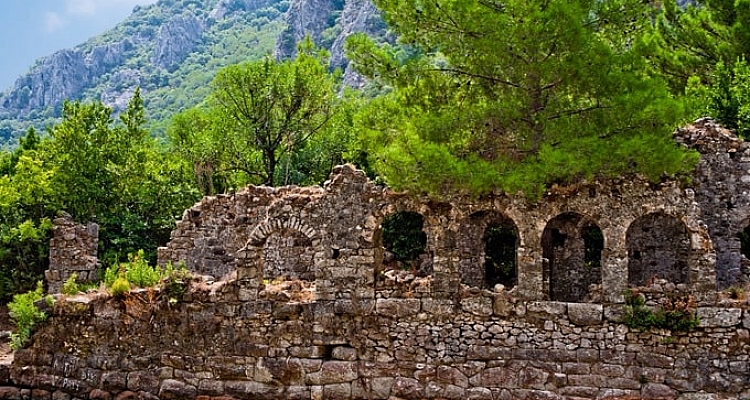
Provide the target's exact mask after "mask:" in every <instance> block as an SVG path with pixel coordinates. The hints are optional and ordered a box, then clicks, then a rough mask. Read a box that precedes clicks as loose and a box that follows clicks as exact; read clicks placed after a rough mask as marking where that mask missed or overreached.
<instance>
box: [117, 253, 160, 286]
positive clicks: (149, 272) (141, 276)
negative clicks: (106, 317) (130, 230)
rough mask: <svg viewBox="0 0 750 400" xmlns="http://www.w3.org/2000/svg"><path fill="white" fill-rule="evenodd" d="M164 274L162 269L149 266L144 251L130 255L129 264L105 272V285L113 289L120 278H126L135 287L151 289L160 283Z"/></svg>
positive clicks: (121, 264)
mask: <svg viewBox="0 0 750 400" xmlns="http://www.w3.org/2000/svg"><path fill="white" fill-rule="evenodd" d="M163 274H164V271H162V270H161V269H160V268H158V267H152V266H150V265H148V261H146V259H145V258H144V252H143V250H138V253H136V254H130V255H128V262H126V263H120V264H119V265H112V266H110V267H109V268H107V270H106V271H104V285H105V286H106V287H108V288H112V286H113V285H114V284H115V282H116V281H117V280H118V279H119V278H124V279H126V280H127V281H128V282H130V283H132V284H133V285H135V286H138V287H144V288H145V287H151V286H155V285H156V284H157V283H159V280H160V279H161V278H162V276H163Z"/></svg>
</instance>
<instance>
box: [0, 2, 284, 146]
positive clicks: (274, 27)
mask: <svg viewBox="0 0 750 400" xmlns="http://www.w3.org/2000/svg"><path fill="white" fill-rule="evenodd" d="M218 3H219V0H169V1H159V2H158V3H157V4H154V5H152V6H148V7H136V9H135V11H134V13H133V14H132V15H131V16H130V17H128V18H127V19H126V20H125V21H124V22H122V23H120V24H119V25H117V26H116V27H115V28H113V29H112V30H110V31H108V32H105V33H104V34H102V35H100V36H97V37H94V38H92V39H91V40H89V41H87V42H86V43H84V44H82V45H80V46H78V47H76V49H75V50H76V51H80V52H82V53H84V54H89V52H90V51H92V49H95V48H96V47H97V46H105V45H108V44H113V43H121V42H127V43H128V45H127V46H125V51H124V53H123V54H122V57H123V59H124V60H125V61H124V62H123V63H122V64H121V65H117V66H115V67H114V68H112V69H111V70H108V71H107V72H106V73H104V74H102V75H101V76H97V77H96V78H95V82H94V84H93V85H91V86H90V87H89V88H88V89H87V90H85V92H84V93H83V94H82V95H81V97H80V98H77V99H70V100H82V101H102V102H105V103H109V104H113V103H116V104H122V106H123V108H124V104H125V102H126V101H127V99H128V98H129V97H130V95H132V90H133V89H134V88H135V87H136V86H138V87H140V88H141V90H142V91H143V101H144V104H145V106H146V108H147V109H148V110H149V111H150V112H151V115H150V117H151V118H150V120H149V123H148V126H147V128H148V130H149V131H150V132H151V133H152V135H154V136H163V135H164V133H165V130H166V126H167V125H168V121H169V119H170V118H171V117H172V115H174V114H176V113H177V112H179V111H181V110H184V109H185V108H187V107H192V106H194V105H196V104H197V103H198V102H199V101H200V100H201V99H202V98H203V97H205V96H206V95H207V94H208V91H207V88H208V84H209V83H210V82H211V80H212V79H213V77H214V75H215V74H216V72H217V71H218V70H219V69H220V68H222V67H225V66H227V65H231V64H236V63H238V62H242V61H248V60H257V59H260V58H262V57H264V56H266V55H268V54H270V53H271V52H272V51H273V49H274V46H275V44H276V38H277V37H278V35H279V34H280V32H281V31H282V30H283V28H284V26H283V24H282V22H281V20H282V16H283V13H284V12H285V11H286V9H287V8H288V7H289V1H288V0H269V1H268V4H269V6H268V7H262V8H260V9H256V10H252V11H246V10H245V9H244V8H243V7H240V6H237V7H230V9H229V10H228V11H229V12H228V14H227V15H226V16H224V17H223V18H221V19H219V20H216V21H215V20H213V19H211V18H209V15H208V12H209V10H211V9H212V8H214V7H215V6H216V5H217V4H218ZM230 5H231V4H230ZM185 14H189V15H195V16H196V17H198V18H201V19H205V20H206V21H207V27H206V30H205V31H204V32H203V33H202V34H201V37H200V42H199V43H198V44H197V47H196V48H195V49H194V50H193V51H192V52H191V53H190V54H189V55H188V56H187V58H186V59H185V60H184V61H183V62H181V63H180V64H179V65H178V66H177V67H176V68H174V69H173V70H172V69H169V68H163V67H160V66H157V65H155V64H154V63H153V60H152V57H153V54H154V46H155V43H156V38H157V37H158V35H159V29H160V28H161V26H162V25H163V24H164V23H166V22H167V21H169V20H170V19H171V18H174V16H179V15H185ZM115 111H117V112H119V111H120V110H115ZM62 112H63V109H62V107H61V106H60V107H56V108H51V107H50V108H47V109H44V110H36V109H35V110H31V112H30V113H28V114H26V115H23V114H21V113H14V114H13V115H0V148H3V147H4V148H6V149H10V148H13V147H15V146H16V145H17V144H18V139H19V138H20V137H21V136H23V134H24V133H25V132H26V130H27V129H28V127H30V126H34V127H36V128H37V129H39V130H44V129H46V128H47V127H50V126H52V125H53V124H55V123H57V122H58V121H59V120H60V117H61V116H62Z"/></svg>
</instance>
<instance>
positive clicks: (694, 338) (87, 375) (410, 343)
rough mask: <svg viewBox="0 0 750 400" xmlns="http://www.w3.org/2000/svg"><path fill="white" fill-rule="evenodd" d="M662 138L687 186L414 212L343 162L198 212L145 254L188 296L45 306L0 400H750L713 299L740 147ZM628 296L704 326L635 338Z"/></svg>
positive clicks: (737, 281) (732, 278)
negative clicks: (399, 237)
mask: <svg viewBox="0 0 750 400" xmlns="http://www.w3.org/2000/svg"><path fill="white" fill-rule="evenodd" d="M676 140H677V142H678V143H680V144H683V145H685V146H688V147H691V148H694V149H696V150H697V151H699V152H700V154H701V161H700V164H699V166H698V169H697V172H696V174H695V176H694V178H693V179H692V181H690V182H672V181H668V182H664V183H661V184H653V183H649V182H647V181H644V180H640V179H637V178H632V179H631V178H628V179H623V180H621V181H617V182H588V183H586V184H582V185H580V186H577V187H575V188H556V189H555V190H553V191H550V193H548V194H547V195H546V196H545V197H544V198H543V199H542V200H541V201H539V202H536V203H529V202H527V201H525V200H524V199H522V198H517V197H509V196H504V195H497V196H488V197H483V198H478V199H471V198H448V199H445V200H441V201H436V200H430V199H427V198H420V197H413V196H409V195H407V194H403V193H396V192H394V191H392V190H390V189H388V188H385V187H381V186H378V185H376V184H374V183H373V182H371V181H370V180H368V178H367V177H366V176H365V175H364V173H362V172H361V171H358V170H356V169H355V168H354V167H352V166H349V165H345V166H340V167H337V168H336V169H335V170H334V171H333V172H332V174H331V178H330V180H329V181H328V182H326V183H325V185H323V186H322V187H306V188H300V187H281V188H269V187H248V188H245V189H242V190H240V191H239V192H237V193H236V194H232V195H219V196H213V197H206V198H204V199H203V200H202V201H201V202H199V203H198V204H196V205H195V206H193V207H192V208H190V209H188V210H187V211H186V212H185V214H184V215H183V218H182V220H181V221H179V222H178V223H177V227H176V229H175V230H174V231H173V233H172V239H171V241H170V242H169V244H168V245H167V246H166V247H164V248H162V249H160V250H159V262H160V263H162V264H166V263H168V262H171V263H181V262H184V263H185V264H186V266H187V268H188V269H189V270H191V271H193V272H194V273H196V274H201V275H204V278H203V280H202V281H201V282H197V283H195V284H194V285H193V286H192V287H191V288H190V290H189V291H187V292H186V293H185V294H184V295H180V296H179V297H178V298H172V299H171V301H168V300H169V299H168V297H169V296H170V294H169V293H166V292H161V293H160V292H153V291H142V292H140V293H132V294H131V295H129V297H127V298H126V299H125V300H118V299H114V298H112V297H110V296H106V295H98V296H88V297H82V298H75V297H74V298H62V299H61V300H60V301H58V303H57V304H56V305H55V306H54V310H53V315H52V317H51V318H50V320H49V321H48V322H47V323H46V324H45V325H44V326H43V327H41V328H40V329H39V330H38V331H37V332H36V333H35V335H34V337H33V340H32V343H31V345H30V346H29V347H28V348H26V349H24V350H21V351H19V352H18V353H17V354H16V359H15V361H14V364H13V366H12V367H11V368H10V369H9V373H8V374H9V378H6V382H8V383H7V384H8V385H10V383H11V382H12V386H6V387H5V388H3V387H2V385H3V384H4V382H3V378H2V370H1V369H0V399H3V398H13V397H3V396H4V393H6V394H7V393H10V394H8V395H7V396H14V395H21V394H22V391H23V390H25V389H23V388H31V389H33V390H32V391H31V392H30V393H36V394H37V397H36V398H40V399H41V398H45V399H51V398H69V397H70V396H72V397H77V398H118V399H126V398H127V399H130V398H144V399H147V398H154V397H155V396H158V397H160V398H188V399H196V398H201V399H211V398H215V399H219V398H221V399H226V398H236V399H392V400H398V399H487V400H491V399H495V400H498V399H503V400H505V399H641V398H643V399H656V398H661V399H676V398H680V399H719V398H750V389H749V388H750V313H749V312H748V307H747V305H748V302H747V300H746V299H744V298H743V297H742V296H738V297H739V298H738V299H730V298H729V297H727V296H726V294H725V293H724V292H723V290H724V289H725V288H727V287H729V286H732V285H741V284H743V283H745V282H746V281H747V278H748V268H747V265H748V255H750V246H749V245H748V243H750V240H748V239H750V229H749V228H748V226H750V145H748V144H747V143H745V142H743V141H741V140H739V139H737V138H736V137H735V136H733V135H732V134H731V133H729V132H728V131H726V130H723V129H721V128H719V127H718V126H716V125H715V124H714V123H713V122H711V121H709V120H702V121H698V122H696V124H695V125H693V126H690V127H687V128H685V129H682V130H680V131H678V132H677V133H676ZM394 216H399V218H402V220H408V221H409V226H410V228H409V229H406V228H403V229H402V230H403V232H396V233H397V234H399V233H400V234H403V235H407V236H409V235H411V236H409V238H408V240H410V241H411V243H416V244H418V245H419V246H418V247H419V248H418V252H419V254H416V255H415V256H414V257H413V259H411V260H410V261H399V260H398V257H397V256H396V255H395V254H394V253H396V250H395V249H394V248H391V246H395V245H393V241H392V238H389V237H387V236H388V235H391V233H389V232H390V231H389V229H385V227H387V226H389V225H388V224H389V222H388V221H390V220H391V219H392V218H395V217H394ZM397 230H398V229H397ZM422 245H423V246H422ZM205 276H210V278H209V277H205ZM628 289H635V290H639V291H641V292H643V293H644V294H646V298H647V301H648V304H649V305H652V306H658V305H659V304H660V302H661V301H663V300H664V299H667V298H671V297H670V296H673V295H688V296H692V297H693V298H694V299H695V300H696V307H697V315H698V316H699V317H700V325H699V326H698V328H697V329H696V330H694V331H690V332H683V331H670V330H666V329H651V330H645V331H640V330H638V329H630V328H628V327H627V326H625V325H623V324H622V323H621V321H622V317H623V313H624V307H623V301H624V293H625V292H626V290H628ZM34 390H35V391H36V392H34ZM65 396H69V397H65Z"/></svg>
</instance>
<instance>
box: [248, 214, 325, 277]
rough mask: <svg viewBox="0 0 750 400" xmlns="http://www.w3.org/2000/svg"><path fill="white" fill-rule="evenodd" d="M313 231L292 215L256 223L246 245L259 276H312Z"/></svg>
mask: <svg viewBox="0 0 750 400" xmlns="http://www.w3.org/2000/svg"><path fill="white" fill-rule="evenodd" d="M315 238H316V231H315V230H314V229H312V228H310V227H309V226H307V225H306V224H304V223H303V222H302V221H300V220H299V219H297V218H296V217H291V218H287V219H280V218H277V219H272V220H269V221H266V222H264V223H263V224H260V225H258V226H257V227H256V228H255V229H254V230H253V232H252V233H251V234H250V237H249V239H248V244H247V246H246V249H247V250H254V251H248V252H247V253H248V255H251V257H253V256H254V258H255V265H257V267H258V271H259V272H260V274H261V277H262V278H263V279H269V280H273V279H277V278H285V279H301V280H314V279H315V269H314V268H313V267H314V257H315V248H314V243H313V241H314V239H315Z"/></svg>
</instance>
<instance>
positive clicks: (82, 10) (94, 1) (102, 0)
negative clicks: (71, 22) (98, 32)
mask: <svg viewBox="0 0 750 400" xmlns="http://www.w3.org/2000/svg"><path fill="white" fill-rule="evenodd" d="M156 1H157V0H67V1H66V4H65V5H66V7H65V10H66V12H67V13H68V14H72V15H83V16H94V15H97V13H98V12H100V11H106V9H107V7H108V6H112V5H124V6H130V7H135V6H136V5H142V6H144V5H148V4H153V3H156Z"/></svg>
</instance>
